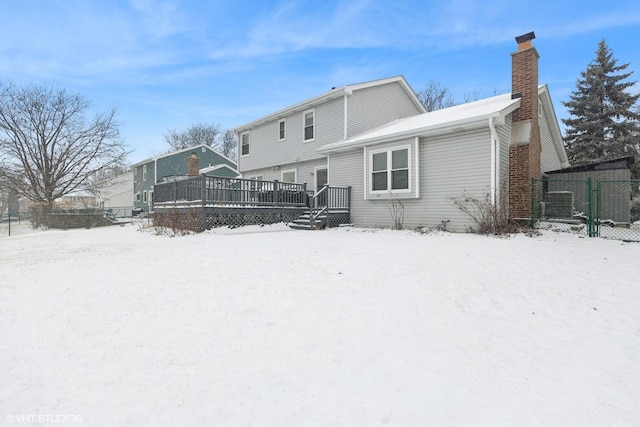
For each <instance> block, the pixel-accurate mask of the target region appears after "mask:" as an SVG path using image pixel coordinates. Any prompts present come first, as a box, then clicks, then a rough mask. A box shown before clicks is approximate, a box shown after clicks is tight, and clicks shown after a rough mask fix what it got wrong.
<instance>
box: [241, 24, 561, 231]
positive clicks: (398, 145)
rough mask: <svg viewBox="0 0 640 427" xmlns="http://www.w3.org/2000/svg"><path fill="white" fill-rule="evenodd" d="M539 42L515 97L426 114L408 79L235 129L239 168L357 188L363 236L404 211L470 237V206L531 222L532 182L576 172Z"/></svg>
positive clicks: (523, 63) (515, 62) (524, 59)
mask: <svg viewBox="0 0 640 427" xmlns="http://www.w3.org/2000/svg"><path fill="white" fill-rule="evenodd" d="M534 37H535V36H534V34H533V33H529V34H526V35H524V36H521V37H517V38H516V41H517V42H518V51H517V52H514V53H513V54H512V93H508V94H505V95H500V96H495V97H492V98H488V99H484V100H480V101H476V102H471V103H467V104H462V105H457V106H454V107H451V108H447V109H443V110H438V111H433V112H429V113H427V112H425V111H424V109H423V108H422V107H421V106H420V105H419V102H418V101H417V99H416V97H415V95H414V92H413V90H411V88H410V87H409V85H408V84H407V83H406V82H405V80H404V78H402V77H395V78H391V79H385V80H378V81H375V82H370V83H365V84H361V85H352V86H345V87H344V88H341V89H336V90H333V91H332V92H329V93H327V94H324V95H321V96H319V97H316V98H313V99H311V100H308V101H305V102H302V103H299V104H296V105H295V106H293V107H290V108H287V109H284V110H281V111H279V112H276V113H273V114H270V115H268V116H266V117H264V118H262V119H259V120H256V121H254V122H251V123H249V124H247V125H244V126H240V127H239V128H237V129H236V132H237V134H238V139H239V149H238V151H239V153H240V154H241V156H240V161H239V169H240V171H241V172H243V173H244V174H245V176H252V175H253V176H258V177H263V178H264V179H274V178H277V179H282V180H285V181H297V182H305V181H306V180H307V179H309V176H310V175H313V174H315V177H316V179H315V182H314V184H315V185H314V187H315V188H316V189H317V188H318V187H319V185H320V184H323V183H324V181H326V182H328V183H329V184H330V185H332V186H349V187H351V189H352V191H351V221H352V222H353V223H354V224H355V225H356V226H362V227H375V226H381V227H390V226H393V225H394V221H395V219H394V218H393V215H392V214H391V211H392V210H394V209H396V210H398V209H399V210H400V211H401V213H402V215H403V225H404V226H405V227H411V228H412V227H418V226H435V225H440V224H441V223H442V221H448V222H447V229H449V230H452V231H465V230H467V229H468V228H469V227H472V226H474V225H475V224H474V223H473V220H472V219H471V218H470V217H469V216H468V215H467V214H465V213H463V212H462V211H461V210H460V209H458V208H457V207H456V206H455V205H454V199H456V198H458V199H459V198H461V197H463V196H471V197H474V198H477V199H479V200H485V198H487V200H489V201H490V202H491V203H494V204H497V203H499V202H501V201H504V202H503V203H504V205H507V204H508V208H509V215H510V218H511V219H519V218H528V217H530V216H531V203H530V202H531V185H530V183H531V178H540V177H541V174H542V173H543V172H545V171H550V170H556V169H560V168H564V167H568V166H569V163H568V160H567V156H566V153H565V150H564V145H563V143H562V137H561V134H560V128H559V126H558V121H557V118H556V115H555V111H554V109H553V104H552V102H551V97H550V95H549V90H548V87H547V86H546V85H542V86H539V85H538V53H537V51H536V49H535V47H533V46H532V44H531V40H532V39H533V38H534ZM309 113H311V116H309V115H308V114H309ZM307 124H308V125H310V126H311V130H310V131H309V133H307V132H308V129H307V127H306V126H307ZM283 127H284V133H283V132H282V131H281V130H282V129H283ZM303 131H304V132H303ZM308 136H310V137H311V138H310V139H308V138H306V137H308ZM306 139H308V140H306ZM322 168H326V172H325V171H323V170H322ZM278 171H279V173H280V176H278V174H277V173H278ZM320 174H322V175H321V176H322V177H323V179H322V180H320V179H319V177H318V175H320ZM324 177H326V178H324ZM505 192H506V194H505Z"/></svg>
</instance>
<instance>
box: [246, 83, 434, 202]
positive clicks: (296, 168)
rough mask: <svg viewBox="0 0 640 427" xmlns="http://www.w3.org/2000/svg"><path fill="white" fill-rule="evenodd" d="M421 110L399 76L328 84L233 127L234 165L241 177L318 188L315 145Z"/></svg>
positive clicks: (319, 158)
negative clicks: (320, 90)
mask: <svg viewBox="0 0 640 427" xmlns="http://www.w3.org/2000/svg"><path fill="white" fill-rule="evenodd" d="M424 112H425V109H424V107H423V106H422V104H421V103H420V101H419V100H418V98H417V97H416V95H415V92H414V91H413V90H412V89H411V87H410V86H409V84H408V83H407V81H406V80H405V79H404V77H402V76H396V77H391V78H387V79H381V80H375V81H371V82H366V83H360V84H355V85H348V86H344V87H340V88H333V89H331V90H330V91H328V92H326V93H323V94H321V95H319V96H316V97H314V98H311V99H309V100H306V101H304V102H301V103H298V104H295V105H293V106H291V107H288V108H285V109H282V110H279V111H276V112H275V113H272V114H269V115H267V116H265V117H262V118H260V119H258V120H254V121H252V122H250V123H246V124H244V125H242V126H239V127H237V128H236V129H235V130H234V131H235V132H236V134H237V136H238V153H239V158H238V170H239V171H240V173H242V175H243V176H244V177H245V178H253V179H258V180H279V181H283V182H298V183H307V184H308V185H307V188H309V189H315V190H318V189H319V188H322V186H323V185H324V184H326V183H327V182H328V169H329V164H328V163H327V156H326V155H325V154H322V153H320V152H319V151H318V149H319V148H320V147H322V146H323V145H326V144H329V143H333V142H335V141H340V140H344V139H347V138H351V137H353V136H355V135H358V134H360V133H362V132H365V131H368V130H370V129H373V128H376V127H378V126H380V125H383V124H385V123H388V122H391V121H393V120H396V119H401V118H403V117H410V116H414V115H416V114H420V113H424Z"/></svg>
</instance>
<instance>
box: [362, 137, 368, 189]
mask: <svg viewBox="0 0 640 427" xmlns="http://www.w3.org/2000/svg"><path fill="white" fill-rule="evenodd" d="M367 151H368V150H367V147H364V150H363V153H364V160H363V163H364V167H363V168H362V170H363V171H364V185H363V186H362V188H363V189H364V191H363V193H364V199H365V200H367V193H368V191H367V174H368V173H369V170H368V168H367V167H368V165H367Z"/></svg>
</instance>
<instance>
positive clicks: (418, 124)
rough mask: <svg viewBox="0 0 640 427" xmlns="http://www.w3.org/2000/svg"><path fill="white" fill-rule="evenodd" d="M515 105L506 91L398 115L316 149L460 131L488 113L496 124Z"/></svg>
mask: <svg viewBox="0 0 640 427" xmlns="http://www.w3.org/2000/svg"><path fill="white" fill-rule="evenodd" d="M519 106H520V98H516V99H512V98H511V94H510V93H509V94H504V95H499V96H494V97H491V98H486V99H482V100H479V101H474V102H468V103H465V104H460V105H456V106H453V107H449V108H444V109H442V110H435V111H431V112H428V113H423V114H418V115H416V116H411V117H406V118H402V119H398V120H395V121H393V122H391V123H388V124H386V125H383V126H380V127H378V128H376V129H373V130H371V131H368V132H364V133H361V134H359V135H356V136H354V137H352V138H349V139H346V140H343V141H339V142H334V143H331V144H327V145H324V146H322V147H320V149H319V150H318V151H319V152H321V153H330V152H335V151H345V150H349V149H352V148H357V147H362V146H365V145H371V144H376V143H382V142H387V141H390V140H395V139H398V138H403V137H414V136H425V135H434V134H441V133H446V132H460V131H464V130H466V129H471V128H474V127H477V124H478V123H479V122H485V121H487V123H488V120H489V118H490V117H493V118H494V121H495V123H496V124H501V123H504V119H505V117H506V115H507V114H509V113H511V112H512V111H513V110H515V109H516V108H518V107H519Z"/></svg>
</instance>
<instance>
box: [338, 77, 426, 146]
mask: <svg viewBox="0 0 640 427" xmlns="http://www.w3.org/2000/svg"><path fill="white" fill-rule="evenodd" d="M420 113H422V111H420V110H419V109H418V107H416V105H415V104H414V103H413V102H412V100H411V98H409V96H408V95H407V93H406V92H405V90H404V89H403V87H402V86H401V85H400V83H398V82H393V83H387V84H384V85H380V86H374V87H369V88H365V89H359V90H355V91H354V92H353V95H351V96H349V97H347V138H350V137H352V136H354V135H358V134H360V133H362V132H366V131H369V130H371V129H374V128H376V127H378V126H381V125H383V124H385V123H389V122H392V121H394V120H396V119H400V118H403V117H409V116H415V115H416V114H420ZM340 139H342V138H340ZM336 141H338V140H336Z"/></svg>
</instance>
